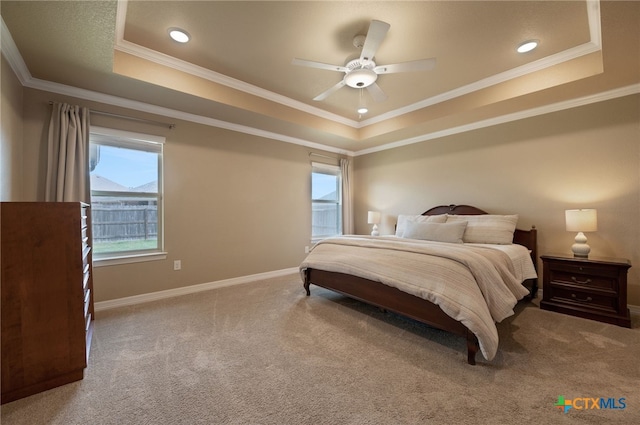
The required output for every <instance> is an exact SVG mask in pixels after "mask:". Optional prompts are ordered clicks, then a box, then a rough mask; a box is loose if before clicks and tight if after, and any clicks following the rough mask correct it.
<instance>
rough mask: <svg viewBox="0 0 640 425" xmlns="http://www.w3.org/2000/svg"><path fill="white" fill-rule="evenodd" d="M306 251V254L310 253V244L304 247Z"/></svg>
mask: <svg viewBox="0 0 640 425" xmlns="http://www.w3.org/2000/svg"><path fill="white" fill-rule="evenodd" d="M304 253H305V254H308V253H309V247H308V246H305V247H304Z"/></svg>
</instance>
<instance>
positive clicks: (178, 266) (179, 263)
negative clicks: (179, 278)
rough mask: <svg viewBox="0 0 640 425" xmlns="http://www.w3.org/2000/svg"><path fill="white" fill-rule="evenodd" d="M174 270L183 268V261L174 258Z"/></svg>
mask: <svg viewBox="0 0 640 425" xmlns="http://www.w3.org/2000/svg"><path fill="white" fill-rule="evenodd" d="M173 270H182V261H180V260H174V261H173Z"/></svg>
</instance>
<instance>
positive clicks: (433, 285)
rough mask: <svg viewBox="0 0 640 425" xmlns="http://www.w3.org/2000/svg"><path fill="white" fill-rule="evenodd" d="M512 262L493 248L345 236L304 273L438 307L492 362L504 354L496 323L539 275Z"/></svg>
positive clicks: (327, 244) (327, 245)
mask: <svg viewBox="0 0 640 425" xmlns="http://www.w3.org/2000/svg"><path fill="white" fill-rule="evenodd" d="M523 249H525V248H524V247H523ZM525 251H526V249H525ZM510 257H514V255H512V254H507V253H505V251H504V250H500V249H494V248H493V247H491V246H490V247H486V246H479V245H470V244H451V243H442V242H429V241H421V240H413V239H402V238H397V237H393V236H388V237H370V236H341V237H335V238H328V239H325V240H323V241H321V242H319V243H318V244H316V245H315V246H314V247H313V249H312V250H311V252H310V253H309V255H308V256H307V258H306V259H305V260H304V261H303V262H302V264H301V265H300V271H301V272H302V271H303V270H304V269H306V268H313V269H318V270H326V271H333V272H340V273H346V274H351V275H355V276H359V277H362V278H365V279H369V280H373V281H376V282H381V283H383V284H385V285H389V286H392V287H395V288H398V289H400V290H402V291H404V292H407V293H409V294H412V295H415V296H418V297H421V298H424V299H426V300H428V301H430V302H432V303H434V304H437V305H438V306H440V308H441V309H442V310H443V311H444V312H445V313H446V314H447V315H449V316H450V317H452V318H454V319H456V320H458V321H460V322H462V323H463V324H464V325H465V326H466V327H467V328H469V330H471V332H473V333H474V334H475V335H476V336H477V338H478V342H479V345H480V351H481V352H482V354H483V356H484V357H485V358H486V359H487V360H491V359H493V357H494V356H495V354H496V352H497V349H498V330H497V328H496V326H495V322H500V321H502V320H503V319H505V318H506V317H509V316H511V315H512V314H513V307H514V306H515V305H516V303H517V301H518V300H519V299H521V298H522V297H524V296H525V295H527V294H528V293H529V292H528V290H527V288H525V287H524V286H523V285H522V280H523V279H526V278H529V277H534V276H535V271H534V272H533V276H531V273H530V272H527V275H526V276H523V275H522V271H520V270H518V272H516V270H515V269H514V265H513V261H512V260H511V258H510ZM531 270H533V265H532V264H531Z"/></svg>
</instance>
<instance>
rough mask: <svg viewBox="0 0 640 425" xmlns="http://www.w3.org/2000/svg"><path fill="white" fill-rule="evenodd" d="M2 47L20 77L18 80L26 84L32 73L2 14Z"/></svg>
mask: <svg viewBox="0 0 640 425" xmlns="http://www.w3.org/2000/svg"><path fill="white" fill-rule="evenodd" d="M0 48H1V49H2V54H3V55H4V57H5V58H6V59H7V62H8V63H9V66H11V69H12V70H13V73H14V74H15V75H16V77H17V78H18V81H20V84H22V85H23V86H24V85H25V84H26V83H27V81H29V80H30V79H31V73H30V72H29V68H27V64H26V63H25V62H24V59H22V55H21V54H20V51H19V50H18V47H17V46H16V43H15V41H14V40H13V36H11V33H10V32H9V28H8V27H7V25H6V24H5V23H4V19H3V18H2V16H0Z"/></svg>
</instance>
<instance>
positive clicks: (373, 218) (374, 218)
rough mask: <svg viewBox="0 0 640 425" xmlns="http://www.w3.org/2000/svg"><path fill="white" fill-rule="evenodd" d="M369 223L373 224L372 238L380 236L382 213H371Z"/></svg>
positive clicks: (368, 216)
mask: <svg viewBox="0 0 640 425" xmlns="http://www.w3.org/2000/svg"><path fill="white" fill-rule="evenodd" d="M367 223H369V224H373V229H372V230H371V236H380V232H378V224H380V212H378V211H369V213H368V214H367Z"/></svg>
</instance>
